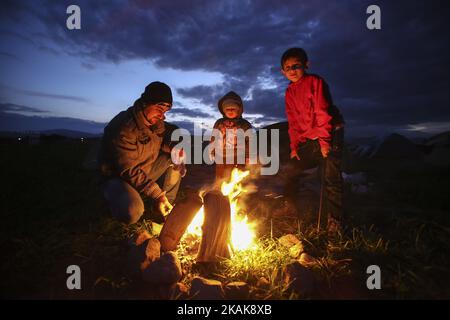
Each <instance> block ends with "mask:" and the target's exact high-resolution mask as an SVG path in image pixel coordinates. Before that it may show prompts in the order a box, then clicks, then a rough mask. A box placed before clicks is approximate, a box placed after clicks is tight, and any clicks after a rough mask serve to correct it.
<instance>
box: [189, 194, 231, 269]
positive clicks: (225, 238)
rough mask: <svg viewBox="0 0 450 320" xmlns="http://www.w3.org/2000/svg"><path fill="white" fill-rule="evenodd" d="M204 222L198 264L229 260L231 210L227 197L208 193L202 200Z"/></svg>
mask: <svg viewBox="0 0 450 320" xmlns="http://www.w3.org/2000/svg"><path fill="white" fill-rule="evenodd" d="M203 200H204V212H205V220H204V222H203V226H202V241H201V244H200V249H199V251H198V255H197V261H198V262H217V261H219V260H220V259H221V258H229V257H230V251H229V244H230V239H231V210H230V201H229V200H228V197H226V196H224V195H222V193H220V192H219V191H211V192H208V193H207V194H206V195H205V196H204V198H203Z"/></svg>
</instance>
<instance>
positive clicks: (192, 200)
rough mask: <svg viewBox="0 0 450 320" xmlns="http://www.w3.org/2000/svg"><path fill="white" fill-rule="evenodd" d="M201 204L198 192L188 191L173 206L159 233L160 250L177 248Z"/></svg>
mask: <svg viewBox="0 0 450 320" xmlns="http://www.w3.org/2000/svg"><path fill="white" fill-rule="evenodd" d="M202 205H203V203H202V199H201V198H200V196H199V195H198V193H197V192H189V193H188V194H187V196H186V198H185V199H183V200H182V201H180V202H178V203H177V204H176V205H175V206H174V207H173V209H172V212H171V213H170V214H169V215H168V217H167V220H166V222H165V223H164V226H163V228H162V229H161V233H160V235H159V241H160V242H161V251H163V252H167V251H173V250H175V249H176V248H177V245H178V243H179V242H180V240H181V237H182V236H183V235H184V233H185V231H186V229H187V227H188V226H189V224H190V223H191V221H192V220H193V219H194V216H195V214H196V213H197V212H198V211H199V210H200V208H201V207H202Z"/></svg>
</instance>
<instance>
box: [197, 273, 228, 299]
mask: <svg viewBox="0 0 450 320" xmlns="http://www.w3.org/2000/svg"><path fill="white" fill-rule="evenodd" d="M189 295H190V297H191V298H192V299H194V300H223V299H224V297H225V293H224V290H223V288H222V283H221V282H220V281H217V280H212V279H206V278H203V277H195V278H194V279H193V280H192V282H191V290H190V292H189Z"/></svg>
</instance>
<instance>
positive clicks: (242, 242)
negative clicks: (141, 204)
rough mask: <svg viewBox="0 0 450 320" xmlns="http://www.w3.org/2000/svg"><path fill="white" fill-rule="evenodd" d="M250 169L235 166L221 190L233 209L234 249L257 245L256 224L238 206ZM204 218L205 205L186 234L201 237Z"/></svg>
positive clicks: (232, 232) (232, 242) (232, 238)
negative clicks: (244, 181) (240, 168)
mask: <svg viewBox="0 0 450 320" xmlns="http://www.w3.org/2000/svg"><path fill="white" fill-rule="evenodd" d="M249 173H250V172H249V171H241V170H239V169H237V168H234V169H233V171H232V172H231V177H230V180H229V182H223V183H222V185H221V192H222V194H223V195H224V196H227V197H228V199H229V200H230V209H231V246H232V248H233V249H234V250H248V249H252V248H253V247H254V246H255V237H256V235H255V224H254V223H250V222H249V221H248V217H247V215H242V214H240V210H239V207H238V199H239V196H240V195H241V194H242V193H243V192H245V191H246V190H245V189H244V188H243V187H242V184H241V182H242V181H243V180H244V179H245V178H246V177H247V176H248V175H249ZM203 220H204V211H203V206H202V207H201V208H200V210H199V211H198V212H197V213H196V215H195V217H194V219H193V220H192V222H191V224H190V225H189V226H188V228H187V231H186V234H190V235H195V236H198V237H200V236H201V234H202V229H201V227H202V225H203Z"/></svg>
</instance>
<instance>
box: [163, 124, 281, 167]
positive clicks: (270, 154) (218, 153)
mask: <svg viewBox="0 0 450 320" xmlns="http://www.w3.org/2000/svg"><path fill="white" fill-rule="evenodd" d="M269 131H270V132H269ZM171 141H172V142H178V143H177V144H176V145H175V146H174V148H173V149H172V153H171V156H172V162H173V163H175V164H179V163H180V162H184V163H186V164H209V165H211V164H214V163H215V164H236V165H250V166H251V165H260V166H261V174H262V175H274V174H276V173H277V172H278V170H279V168H280V157H279V149H280V133H279V130H278V129H271V130H268V129H259V130H258V133H256V132H255V130H253V129H248V130H245V131H244V130H243V129H227V130H226V131H225V132H222V131H221V130H218V129H213V130H212V131H211V132H209V133H208V132H207V131H203V129H201V128H199V127H197V126H194V135H193V136H192V135H191V133H190V132H189V131H188V130H186V129H176V130H174V131H173V133H172V135H171ZM205 142H206V143H208V144H207V146H206V147H205V148H204V144H205ZM181 150H183V152H182V154H183V156H180V151H181Z"/></svg>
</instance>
